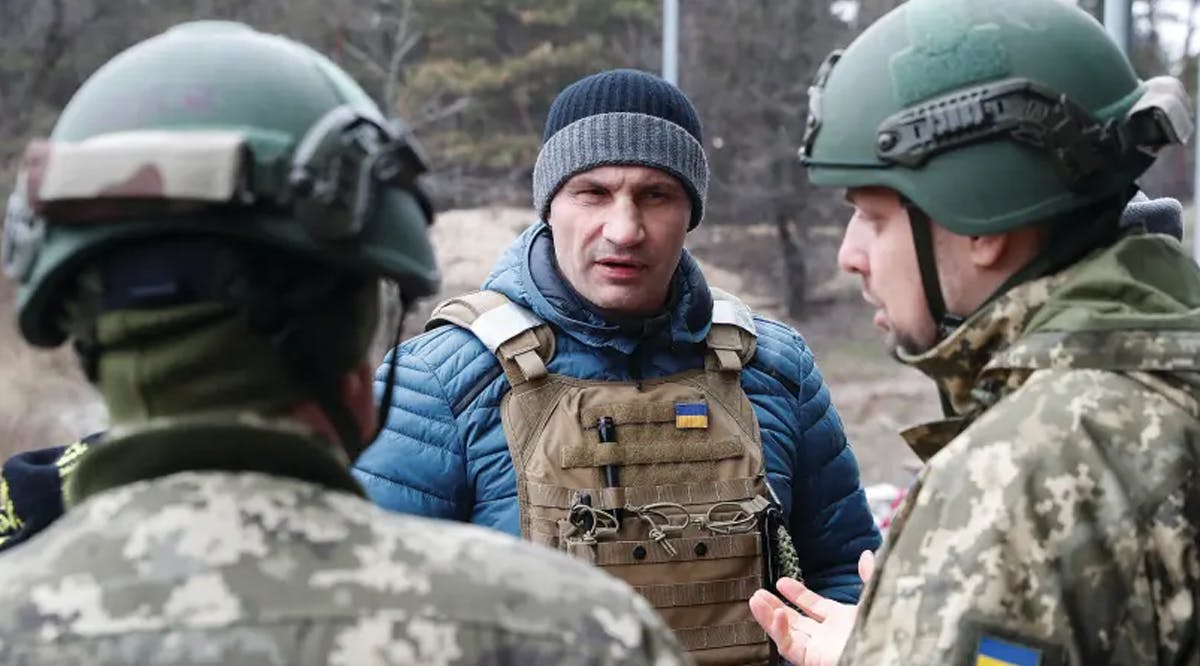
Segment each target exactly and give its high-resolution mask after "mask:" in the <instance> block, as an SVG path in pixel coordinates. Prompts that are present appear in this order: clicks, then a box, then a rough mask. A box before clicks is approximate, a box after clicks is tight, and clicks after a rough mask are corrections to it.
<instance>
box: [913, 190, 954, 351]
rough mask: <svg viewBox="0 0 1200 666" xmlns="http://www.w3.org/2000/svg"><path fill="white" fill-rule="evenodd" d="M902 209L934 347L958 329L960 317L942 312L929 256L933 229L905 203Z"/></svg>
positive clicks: (939, 285) (920, 213) (922, 214)
mask: <svg viewBox="0 0 1200 666" xmlns="http://www.w3.org/2000/svg"><path fill="white" fill-rule="evenodd" d="M904 208H905V210H907V211H908V223H909V225H910V226H911V227H912V236H913V245H914V247H915V249H916V251H917V269H918V270H920V272H921V288H922V289H924V290H925V302H926V303H927V304H928V305H929V316H930V318H932V319H933V323H934V324H935V325H937V339H936V340H935V344H936V343H937V342H941V341H942V340H945V339H946V337H947V336H949V335H950V334H951V333H953V332H954V329H956V328H958V327H959V326H962V323H963V321H964V318H963V317H960V316H959V315H956V314H953V313H951V312H949V311H947V309H946V300H945V299H944V298H943V296H942V283H941V281H940V280H938V271H937V258H936V257H935V256H934V254H933V229H932V222H931V221H930V220H929V216H928V215H926V214H925V211H923V210H921V209H920V208H918V207H917V206H916V205H915V204H913V203H912V202H911V201H908V200H905V201H904Z"/></svg>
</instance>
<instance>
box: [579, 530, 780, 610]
mask: <svg viewBox="0 0 1200 666" xmlns="http://www.w3.org/2000/svg"><path fill="white" fill-rule="evenodd" d="M671 543H672V544H673V546H674V547H675V550H676V554H674V555H672V554H671V553H670V552H668V551H666V550H664V549H663V548H661V547H659V545H658V544H657V543H655V542H654V541H650V540H646V541H618V542H611V543H595V544H586V543H579V544H571V545H569V546H567V552H568V553H570V554H571V555H573V556H574V557H577V558H579V559H581V560H586V561H588V562H590V563H592V564H595V565H597V566H601V567H603V566H608V565H614V564H637V565H642V564H655V563H659V562H695V561H700V560H704V561H712V560H720V559H725V558H734V557H757V556H759V555H762V539H760V538H759V535H758V534H737V535H734V536H732V537H727V538H721V537H692V538H680V539H673V540H672V542H671ZM701 546H703V547H701ZM640 549H641V550H640ZM688 584H691V585H696V584H699V583H688ZM749 598H750V597H746V599H749Z"/></svg>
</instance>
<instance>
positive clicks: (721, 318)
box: [705, 287, 758, 373]
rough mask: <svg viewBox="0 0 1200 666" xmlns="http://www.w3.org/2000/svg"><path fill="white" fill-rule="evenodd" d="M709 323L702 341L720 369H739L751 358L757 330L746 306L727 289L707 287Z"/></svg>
mask: <svg viewBox="0 0 1200 666" xmlns="http://www.w3.org/2000/svg"><path fill="white" fill-rule="evenodd" d="M711 291H712V299H713V313H712V325H711V326H710V327H709V329H708V337H707V338H705V342H707V344H708V348H709V350H711V351H712V353H713V357H714V358H715V363H716V369H717V370H719V371H721V372H735V373H736V372H740V371H741V370H742V368H744V367H745V366H746V364H747V363H749V362H750V359H752V358H754V352H755V350H756V349H757V338H758V332H757V329H755V327H754V313H753V312H751V310H750V307H749V306H748V305H746V304H745V303H743V302H742V301H741V300H739V299H738V298H737V297H736V296H734V295H733V294H730V293H729V292H727V291H723V290H721V289H717V288H715V287H712V288H711Z"/></svg>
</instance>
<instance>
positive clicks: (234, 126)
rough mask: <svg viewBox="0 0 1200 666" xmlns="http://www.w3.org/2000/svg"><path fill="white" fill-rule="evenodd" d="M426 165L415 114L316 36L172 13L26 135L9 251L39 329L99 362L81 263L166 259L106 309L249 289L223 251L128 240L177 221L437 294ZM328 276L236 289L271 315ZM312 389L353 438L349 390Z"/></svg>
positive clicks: (284, 339)
mask: <svg viewBox="0 0 1200 666" xmlns="http://www.w3.org/2000/svg"><path fill="white" fill-rule="evenodd" d="M425 170H426V165H425V160H424V157H423V156H422V153H421V152H420V150H419V147H418V146H417V144H416V143H415V142H414V141H413V139H412V138H411V137H410V136H409V135H408V132H407V130H406V129H405V127H404V126H403V125H401V124H400V123H399V122H398V121H388V120H386V119H385V118H384V117H383V116H382V115H381V113H380V111H379V109H378V107H377V106H376V105H375V104H374V102H372V101H371V100H370V98H369V97H368V96H367V95H366V94H365V93H364V92H363V91H362V89H361V88H359V87H358V85H357V84H355V83H354V82H353V81H352V80H351V79H350V78H349V77H348V76H347V75H346V74H345V73H344V72H343V71H342V70H341V69H339V68H338V67H337V66H336V65H334V64H333V63H332V62H330V61H329V60H328V59H326V58H325V57H323V56H322V55H320V54H318V53H317V52H315V51H313V50H312V49H310V48H308V47H306V46H303V45H301V44H299V43H297V42H294V41H291V40H289V39H286V38H283V37H279V36H273V35H267V34H263V33H260V32H257V31H255V30H253V29H251V28H249V27H247V26H244V25H241V24H236V23H225V22H198V23H189V24H184V25H181V26H178V27H175V28H173V29H170V30H168V31H167V32H165V33H163V34H161V35H159V36H157V37H154V38H151V39H149V40H146V41H144V42H142V43H140V44H138V45H136V46H134V47H132V48H130V49H128V50H127V51H125V52H124V53H122V54H120V55H118V56H117V57H115V58H113V59H112V60H111V61H110V62H109V63H108V64H106V65H105V66H104V67H102V68H101V69H99V70H98V71H97V72H96V73H95V74H93V75H92V76H91V78H89V79H88V80H87V82H85V83H84V84H83V86H82V87H81V88H80V89H79V90H78V91H77V92H76V94H75V95H74V97H73V98H72V99H71V101H70V103H69V104H68V105H67V107H66V108H65V109H64V110H63V112H62V115H61V117H60V118H59V120H58V122H57V124H56V125H55V127H54V130H53V133H52V135H51V137H50V138H49V140H47V141H35V142H33V143H31V144H30V146H29V148H28V149H27V151H26V155H25V162H24V165H23V168H22V170H21V174H20V176H19V177H18V182H17V188H16V191H15V192H14V193H13V195H12V196H11V197H10V199H9V205H8V210H7V213H6V217H5V234H4V253H3V261H4V268H5V271H6V272H7V274H8V275H9V276H11V277H12V278H14V279H15V280H18V281H19V282H20V285H21V288H20V293H19V297H18V307H17V311H18V323H19V327H20V331H21V333H22V334H23V335H24V337H25V338H26V339H27V340H28V341H29V342H31V343H32V344H34V345H39V346H55V345H58V344H61V343H62V342H63V341H65V340H66V339H67V338H68V337H71V338H73V339H74V341H75V344H76V347H77V349H79V350H80V351H81V355H82V356H83V360H84V363H85V368H87V367H88V362H89V356H90V357H95V356H96V350H94V349H89V345H91V344H93V343H94V342H95V341H94V340H91V339H89V338H91V337H93V336H91V335H89V331H81V330H76V328H73V326H76V324H72V321H78V320H80V319H84V320H86V319H87V318H86V317H83V318H81V317H72V316H70V310H71V309H72V308H78V307H82V305H80V304H79V303H75V302H73V299H75V298H76V296H75V294H77V293H78V292H79V291H80V287H79V285H80V281H81V279H84V278H82V277H81V275H82V274H83V273H84V272H86V271H87V270H90V269H91V268H93V267H95V266H96V265H97V264H98V263H101V262H104V261H108V262H109V263H111V262H112V257H114V256H120V257H121V261H126V262H133V265H132V266H130V265H126V266H123V267H121V270H120V271H118V272H119V273H121V274H122V275H126V276H127V275H129V274H130V273H132V272H136V271H142V272H146V271H150V272H153V273H156V274H161V276H160V277H161V278H162V279H161V283H162V289H163V290H165V291H164V293H163V294H158V295H157V296H156V295H155V294H151V293H139V294H132V293H127V294H124V295H123V296H121V298H122V299H125V300H126V301H128V302H126V303H116V304H113V303H106V304H104V308H103V309H105V310H111V309H121V308H123V307H124V308H126V309H129V308H132V309H137V308H139V307H141V308H146V307H150V308H153V307H156V306H160V305H163V304H167V305H170V304H173V303H177V302H191V301H196V300H204V298H203V297H204V294H203V293H200V294H199V295H197V294H196V293H192V294H191V295H189V294H188V293H183V292H185V291H189V290H190V291H191V292H206V291H211V292H213V293H212V294H208V296H212V298H211V299H210V300H220V299H226V300H228V299H227V297H229V294H228V293H225V292H231V293H232V291H236V290H232V289H231V288H230V289H227V288H226V287H228V285H213V284H210V283H211V282H212V280H208V281H207V282H206V279H207V278H204V277H203V275H204V274H205V273H206V271H207V272H209V273H211V272H212V271H211V266H210V265H208V264H206V265H205V266H201V267H199V268H196V267H195V266H191V265H189V262H192V261H193V259H192V257H193V256H194V255H195V251H194V250H195V248H192V250H188V251H183V250H178V251H177V249H172V247H171V246H163V248H162V257H161V258H160V260H159V261H158V262H157V263H156V264H154V265H151V264H152V263H154V262H149V260H148V259H147V258H146V256H145V255H153V254H154V253H155V252H157V251H158V246H154V247H155V250H154V251H153V252H145V251H144V252H141V253H127V254H124V255H122V252H123V248H125V247H127V246H129V245H131V244H135V243H138V244H142V246H143V247H145V244H146V243H155V242H169V241H171V239H194V240H199V241H200V242H207V243H209V244H210V245H211V244H212V243H214V242H218V243H221V244H223V245H224V246H234V247H246V248H256V249H258V250H261V251H263V252H265V253H266V254H263V255H260V256H264V257H282V258H284V259H286V260H288V261H294V264H293V265H294V266H304V267H315V268H316V270H311V271H310V272H312V273H328V274H329V275H335V276H347V275H349V276H354V277H355V278H356V279H359V280H363V281H373V280H375V279H376V278H385V279H389V280H392V281H394V282H395V283H396V284H397V285H398V286H399V291H400V293H401V297H402V299H404V300H405V301H406V302H407V301H408V300H411V299H413V298H416V297H421V296H426V295H429V294H431V293H433V292H434V291H435V290H436V288H437V286H438V283H439V279H440V278H439V274H438V271H437V268H436V263H435V260H434V256H433V251H432V248H431V246H430V243H429V240H428V237H427V229H426V227H427V225H428V224H430V223H431V221H432V210H431V206H430V204H429V201H428V198H427V197H426V196H425V194H424V193H423V192H422V189H421V187H420V186H419V184H418V182H417V178H418V176H419V175H420V174H421V173H422V172H424V171H425ZM138 262H142V263H138ZM147 262H149V263H147ZM198 276H199V277H198ZM287 279H288V280H291V281H292V282H295V281H296V278H295V276H294V275H293V276H289V277H288V278H287ZM322 279H324V280H326V281H328V280H329V279H331V278H329V277H328V276H321V275H313V276H312V278H311V281H312V282H313V283H314V284H313V285H305V284H300V285H295V284H290V285H289V286H288V288H289V289H292V287H295V288H294V289H292V291H293V292H294V294H293V297H294V298H295V300H296V301H297V302H294V303H282V304H281V303H271V302H265V303H263V302H257V303H241V304H240V305H241V306H242V309H248V310H250V312H249V313H248V316H249V317H250V318H251V319H254V320H257V321H261V320H263V319H271V316H270V315H272V313H273V311H275V310H288V309H289V308H290V311H295V312H301V311H303V310H304V308H305V307H307V306H306V305H305V303H304V302H302V301H304V300H305V298H306V297H305V296H304V294H305V293H307V292H305V289H306V288H308V287H311V289H310V291H311V292H312V293H319V292H320V291H321V289H322V287H321V286H320V285H319V284H317V283H319V282H320V281H321V280H322ZM113 280H114V282H116V281H118V280H117V279H116V278H114V279H113ZM306 280H308V278H305V277H303V276H302V278H301V279H299V282H305V281H306ZM143 282H145V280H143ZM150 282H153V281H152V280H151V281H150ZM364 284H366V282H364ZM180 285H185V286H186V287H187V288H186V289H184V288H183V287H181V286H180ZM110 286H112V285H110ZM117 286H119V285H117ZM113 288H114V289H115V288H116V287H113ZM143 291H145V290H143ZM218 292H220V294H219V295H220V299H219V298H217V294H218ZM104 298H106V299H111V298H112V295H111V294H109V295H106V296H105V297H104ZM156 299H157V300H156ZM189 299H190V301H189ZM310 309H311V308H310ZM268 311H271V312H268ZM274 314H278V313H277V312H275V313H274ZM309 314H311V315H312V316H320V313H316V314H313V313H307V314H304V316H308V315H309ZM289 316H290V315H289ZM275 318H276V319H279V317H275ZM283 319H284V320H286V317H283ZM277 323H278V325H277V326H276V330H266V331H263V332H264V333H265V335H266V337H268V338H269V339H270V340H271V342H272V344H275V345H276V347H277V348H278V350H279V351H280V352H281V354H282V358H283V359H285V361H286V362H285V363H284V365H285V366H289V367H293V368H297V369H298V371H297V375H298V376H297V380H298V383H299V384H301V385H307V386H310V387H315V386H316V385H318V384H320V383H321V382H322V381H323V382H325V383H327V384H328V383H329V380H328V378H327V377H324V378H319V377H316V376H314V372H317V371H314V370H313V368H314V367H317V368H318V369H319V366H320V365H321V363H320V360H319V359H317V360H316V361H314V360H311V359H304V358H296V357H297V355H298V354H300V353H301V352H299V351H298V350H297V349H291V348H290V347H289V345H290V343H289V342H288V337H289V335H288V333H289V331H288V329H287V323H288V322H287V321H280V322H277ZM331 325H332V326H335V327H336V326H337V325H338V322H332V323H331ZM310 328H311V327H310ZM331 335H332V333H331ZM310 342H311V341H310ZM310 349H311V345H310ZM360 358H361V357H360ZM90 360H92V361H94V358H92V359H90ZM343 369H344V368H343ZM389 388H390V385H389ZM310 393H312V394H314V395H311V397H313V398H315V399H317V400H318V402H319V404H321V406H322V407H323V408H325V409H326V411H327V412H342V413H341V414H338V413H330V414H329V415H330V418H331V420H332V421H333V422H334V424H335V426H336V427H337V428H338V430H339V434H342V436H343V439H344V440H345V439H347V437H348V434H349V433H348V431H347V428H349V427H350V424H348V423H347V421H348V418H349V417H348V415H346V414H344V411H345V409H344V407H340V408H339V405H334V404H332V403H334V402H337V401H335V400H332V399H331V398H330V396H325V395H322V394H320V393H319V391H317V390H316V389H315V388H314V389H313V391H310ZM385 404H387V403H386V402H385ZM360 436H361V433H360ZM346 444H347V445H351V443H350V442H348V441H347V442H346Z"/></svg>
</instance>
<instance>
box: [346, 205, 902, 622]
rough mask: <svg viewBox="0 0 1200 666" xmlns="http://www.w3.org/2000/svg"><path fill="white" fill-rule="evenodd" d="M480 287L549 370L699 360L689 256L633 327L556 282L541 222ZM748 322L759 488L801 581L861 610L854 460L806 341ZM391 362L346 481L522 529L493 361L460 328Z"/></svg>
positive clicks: (860, 510) (627, 371)
mask: <svg viewBox="0 0 1200 666" xmlns="http://www.w3.org/2000/svg"><path fill="white" fill-rule="evenodd" d="M484 288H485V289H491V290H495V291H500V292H502V293H504V294H505V295H506V296H508V298H510V299H511V300H513V301H515V302H517V303H520V304H522V305H524V306H526V307H528V308H530V309H531V310H532V311H533V312H534V313H536V314H537V315H538V316H539V317H541V318H542V319H543V320H545V321H547V322H549V323H550V324H551V325H552V326H553V328H554V330H555V333H556V335H557V351H556V353H555V355H554V358H553V359H552V360H551V362H550V364H549V366H548V369H549V371H550V372H552V373H559V374H564V375H568V376H574V377H580V378H586V379H599V380H612V381H630V380H632V379H636V378H637V377H635V376H634V375H635V374H636V375H640V376H641V378H652V377H660V376H664V375H668V374H672V373H676V372H680V371H683V370H686V369H689V368H696V367H700V366H701V365H702V364H703V355H704V349H705V346H704V337H705V335H706V334H707V332H708V327H709V319H710V317H711V313H712V298H711V296H710V294H709V290H708V285H707V283H706V282H705V281H704V276H703V275H702V274H701V272H700V270H699V267H698V266H697V265H696V263H695V260H693V259H692V258H691V256H690V255H688V254H687V253H686V252H685V253H684V255H683V259H682V261H681V262H680V267H679V269H678V270H677V271H676V275H675V284H674V288H673V290H672V294H673V295H672V307H670V308H668V309H667V311H666V314H664V315H662V316H661V317H659V318H658V319H652V320H650V321H649V322H646V323H645V324H644V325H643V326H641V328H640V330H637V331H631V330H628V329H624V330H623V329H622V328H620V327H618V326H615V325H613V324H610V323H608V322H606V321H604V320H603V319H601V318H600V316H599V315H598V314H597V313H595V312H594V311H593V310H592V309H591V308H589V307H588V305H587V304H586V302H585V301H583V299H581V298H580V297H579V296H578V295H576V294H575V292H574V291H573V290H572V289H570V288H569V287H567V286H566V285H565V284H564V283H563V281H562V278H561V277H560V275H559V273H558V270H557V268H556V267H555V264H554V259H553V243H552V241H551V239H550V237H549V230H548V228H547V227H546V226H545V225H543V224H537V225H534V226H533V227H530V228H529V229H528V230H526V231H525V232H524V233H523V234H522V235H521V236H520V237H519V238H518V239H517V240H516V241H515V242H514V243H513V244H512V245H511V246H510V247H509V248H508V251H507V252H506V253H505V255H504V257H503V258H502V259H501V260H500V262H499V263H498V264H497V266H496V268H495V270H494V271H493V273H492V275H491V276H490V277H488V279H487V281H486V282H485V284H484ZM755 324H756V326H757V328H758V352H757V354H756V356H755V358H754V359H753V360H752V362H751V363H750V365H749V366H748V367H747V368H746V369H745V370H744V371H743V372H742V386H743V387H744V389H745V391H746V393H747V395H748V396H749V398H750V401H751V403H752V404H753V405H754V408H755V410H756V412H757V415H758V421H759V424H760V427H761V429H762V439H763V448H764V452H765V456H766V465H767V476H768V479H769V481H770V483H771V486H772V488H774V490H775V492H776V494H778V495H779V497H780V499H781V501H782V502H783V504H784V510H785V512H786V513H787V515H788V521H789V525H790V528H791V533H792V537H793V539H794V540H795V543H796V546H797V548H798V549H799V553H800V564H801V567H802V568H803V571H804V575H805V579H806V582H807V584H808V585H809V586H810V587H811V588H812V589H814V590H816V591H817V592H819V593H821V594H824V595H826V596H828V597H831V598H833V599H836V600H839V601H843V602H854V601H857V599H858V595H859V592H860V591H861V590H860V587H861V586H860V583H859V580H858V574H857V562H858V556H859V553H861V552H862V551H863V550H865V549H871V550H874V549H876V548H878V547H879V541H880V539H879V532H878V531H877V530H876V529H875V525H874V522H873V521H872V519H871V514H870V511H869V510H868V508H867V503H866V498H865V497H864V495H863V492H862V489H861V488H860V485H859V478H858V463H857V462H856V461H855V459H854V454H853V453H852V452H851V451H850V447H849V446H848V445H847V444H846V437H845V434H844V433H843V432H842V424H841V420H840V419H839V418H838V415H837V412H836V411H834V409H833V406H832V405H831V404H830V401H829V390H828V389H827V388H826V387H825V383H824V381H823V380H822V378H821V373H820V372H819V371H818V370H817V368H816V365H815V364H814V362H813V357H812V354H811V353H810V352H809V350H808V348H807V347H806V346H805V344H804V341H803V340H802V339H801V338H800V336H799V335H798V334H797V333H796V332H795V331H793V330H792V329H791V328H789V327H787V326H784V325H783V324H780V323H778V322H775V321H771V320H769V319H762V318H755ZM395 353H399V355H400V357H399V359H398V366H397V386H396V389H395V393H394V394H393V399H392V407H391V411H390V414H389V417H388V421H387V424H386V426H385V428H384V430H383V432H382V433H381V434H380V436H379V438H378V439H377V440H376V441H375V442H374V444H372V445H371V447H370V448H369V449H367V451H366V452H365V453H363V455H362V456H361V457H360V458H359V459H358V461H357V462H356V463H355V469H354V473H355V476H356V477H357V478H358V480H359V481H360V482H361V483H362V484H363V486H364V487H365V488H366V490H367V493H368V495H370V497H371V498H372V499H373V500H374V501H375V502H377V503H378V504H380V505H382V506H384V507H386V508H389V509H393V510H396V511H402V512H407V513H415V514H420V515H425V516H433V517H437V518H447V519H451V520H458V521H464V522H473V523H477V524H480V525H486V526H489V527H493V528H496V529H499V530H502V531H504V532H508V533H510V534H514V535H515V534H518V533H519V531H520V527H519V523H518V520H519V519H518V509H517V496H516V492H517V491H516V480H515V476H514V471H513V464H512V459H511V458H510V456H509V452H508V445H507V443H506V442H505V438H504V431H503V429H502V427H501V425H500V399H501V398H502V397H503V396H504V393H505V392H506V391H507V390H508V382H507V380H506V379H505V378H504V375H503V373H502V372H501V370H500V364H499V362H498V361H497V360H496V358H495V357H494V356H493V355H492V354H491V353H490V352H488V350H487V349H486V348H485V347H484V346H483V344H482V343H480V342H479V341H478V340H477V339H476V338H475V337H474V336H473V335H472V334H471V333H470V332H468V331H466V330H463V329H459V328H456V327H453V326H445V327H442V328H439V329H436V330H434V331H431V332H429V333H426V334H424V335H420V336H418V337H415V338H413V339H411V340H409V341H407V342H405V343H404V344H403V345H401V346H400V347H399V349H398V351H397V352H395ZM387 367H388V364H387V363H386V362H385V363H384V365H383V366H382V367H381V368H380V371H379V374H378V375H377V376H376V380H377V382H380V383H381V382H382V379H383V377H384V374H383V373H384V371H385V370H386V369H387Z"/></svg>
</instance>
